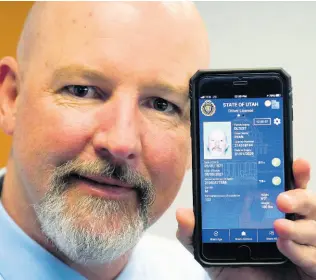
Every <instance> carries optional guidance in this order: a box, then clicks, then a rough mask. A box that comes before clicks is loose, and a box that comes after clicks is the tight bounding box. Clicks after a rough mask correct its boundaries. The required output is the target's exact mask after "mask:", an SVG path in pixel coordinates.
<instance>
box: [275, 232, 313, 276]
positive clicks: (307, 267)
mask: <svg viewBox="0 0 316 280" xmlns="http://www.w3.org/2000/svg"><path fill="white" fill-rule="evenodd" d="M277 246H278V249H279V250H280V252H281V253H282V254H283V255H284V256H286V257H287V258H289V259H290V260H291V261H292V262H293V263H294V264H296V265H297V266H299V267H300V268H301V269H303V270H304V271H306V273H313V274H314V273H315V272H316V249H315V247H312V246H306V245H299V244H297V243H295V242H293V241H291V240H288V239H282V238H278V241H277Z"/></svg>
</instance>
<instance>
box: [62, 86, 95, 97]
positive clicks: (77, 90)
mask: <svg viewBox="0 0 316 280" xmlns="http://www.w3.org/2000/svg"><path fill="white" fill-rule="evenodd" d="M62 91H66V92H67V93H69V94H71V95H74V96H76V97H80V98H98V97H100V96H101V94H100V93H99V92H98V89H97V88H96V87H92V86H81V85H70V86H65V87H64V88H63V89H62Z"/></svg>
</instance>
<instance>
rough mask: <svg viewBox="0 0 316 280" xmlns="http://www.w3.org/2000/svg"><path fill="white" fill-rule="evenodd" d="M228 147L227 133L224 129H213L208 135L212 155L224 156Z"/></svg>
mask: <svg viewBox="0 0 316 280" xmlns="http://www.w3.org/2000/svg"><path fill="white" fill-rule="evenodd" d="M227 148H228V141H227V135H226V134H225V133H224V132H223V131H222V130H219V129H218V130H213V131H212V132H211V133H210V135H209V136H208V149H209V151H210V152H211V154H212V156H224V155H225V154H226V152H227Z"/></svg>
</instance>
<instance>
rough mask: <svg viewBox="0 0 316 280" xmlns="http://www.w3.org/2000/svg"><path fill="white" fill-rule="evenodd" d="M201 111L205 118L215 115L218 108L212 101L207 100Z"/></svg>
mask: <svg viewBox="0 0 316 280" xmlns="http://www.w3.org/2000/svg"><path fill="white" fill-rule="evenodd" d="M201 111H202V114H203V115H204V116H208V117H210V116H213V115H214V114H215V111H216V106H215V104H214V103H213V102H212V101H210V100H206V101H205V102H204V103H203V104H202V106H201Z"/></svg>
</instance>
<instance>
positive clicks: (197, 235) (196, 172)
mask: <svg viewBox="0 0 316 280" xmlns="http://www.w3.org/2000/svg"><path fill="white" fill-rule="evenodd" d="M190 87H191V89H192V92H191V94H192V96H191V137H192V151H193V193H194V214H195V231H194V251H195V258H196V259H197V260H198V261H199V262H200V263H201V264H203V265H221V266H222V265H262V264H265V265H267V264H282V263H284V262H285V261H286V258H285V257H284V256H283V255H282V254H281V253H280V252H279V250H278V248H277V246H276V241H277V238H278V236H277V233H276V232H275V230H274V226H273V225H274V221H275V220H277V219H280V218H288V219H293V215H291V214H284V213H282V212H281V211H280V210H279V209H278V208H277V206H276V198H277V196H278V195H279V194H280V193H282V192H284V191H287V190H289V189H292V188H293V174H292V160H293V159H292V120H293V110H292V92H291V79H290V76H289V75H288V74H287V73H286V72H285V71H284V70H282V69H266V70H261V69H255V70H252V69H250V70H229V71H200V72H198V73H197V74H196V75H195V76H194V77H192V79H191V83H190Z"/></svg>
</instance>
